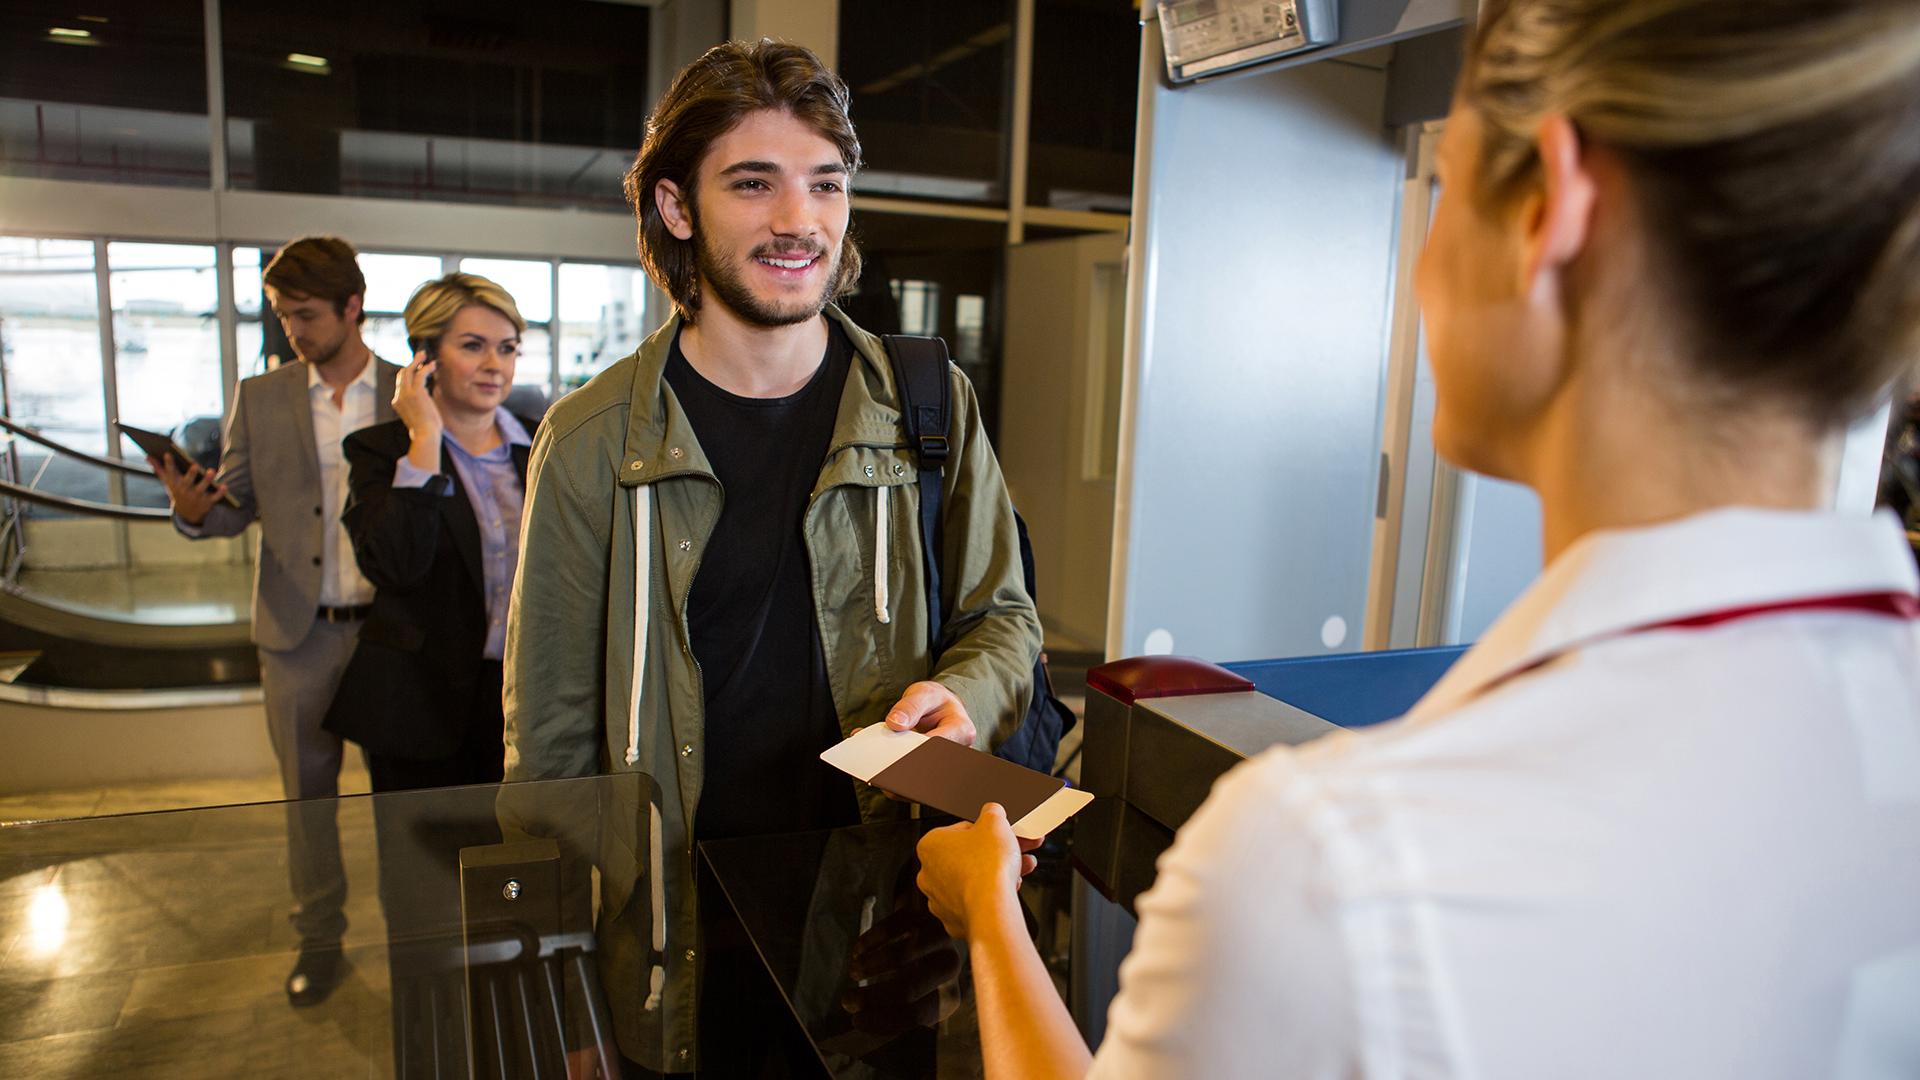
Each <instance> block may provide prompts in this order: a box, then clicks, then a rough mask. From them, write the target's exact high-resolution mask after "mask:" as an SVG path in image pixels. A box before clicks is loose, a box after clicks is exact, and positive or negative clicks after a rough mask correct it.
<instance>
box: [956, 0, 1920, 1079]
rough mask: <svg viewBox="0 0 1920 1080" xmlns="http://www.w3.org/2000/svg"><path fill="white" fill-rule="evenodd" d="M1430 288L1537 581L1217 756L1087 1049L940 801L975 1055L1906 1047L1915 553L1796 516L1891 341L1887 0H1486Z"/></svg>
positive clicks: (1900, 336)
mask: <svg viewBox="0 0 1920 1080" xmlns="http://www.w3.org/2000/svg"><path fill="white" fill-rule="evenodd" d="M1439 162H1440V171H1439V180H1440V184H1441V188H1442V195H1441V198H1440V202H1439V204H1438V207H1437V209H1436V212H1435V216H1434V219H1433V223H1432V231H1431V235H1430V237H1429V239H1428V242H1427V248H1426V251H1425V253H1424V255H1423V256H1422V260H1421V264H1420V268H1419V274H1418V280H1417V287H1418V289H1419V294H1420V300H1421V304H1422V307H1423V310H1424V317H1425V320H1426V329H1427V334H1428V337H1427V342H1428V348H1429V350H1430V354H1431V358H1432V362H1433V370H1434V378H1435V382H1436V384H1437V388H1438V408H1437V415H1436V417H1435V420H1434V440H1435V442H1436V444H1437V446H1438V449H1439V450H1440V451H1441V452H1442V453H1444V454H1445V455H1446V456H1447V457H1448V458H1449V459H1450V460H1452V461H1453V462H1455V463H1457V464H1459V465H1461V466H1464V467H1467V468H1471V469H1474V470H1477V471H1479V472H1483V473H1487V474H1489V475H1493V476H1500V477H1507V478H1511V479H1514V480H1518V481H1521V482H1524V483H1526V484H1528V485H1529V486H1530V487H1532V488H1533V489H1534V490H1535V491H1536V492H1538V494H1539V496H1540V502H1541V507H1542V511H1543V515H1544V526H1545V541H1546V552H1547V559H1548V566H1547V568H1546V570H1545V572H1544V573H1543V575H1542V576H1541V578H1540V580H1539V581H1538V582H1537V583H1536V584H1535V586H1534V587H1533V588H1531V589H1530V590H1529V591H1528V592H1527V593H1526V594H1525V595H1524V596H1523V597H1521V599H1519V600H1518V601H1517V602H1516V603H1515V604H1514V606H1513V607H1512V608H1511V609H1510V610H1508V611H1507V612H1506V613H1505V615H1504V616H1502V618H1501V619H1500V620H1499V621H1498V622H1497V623H1496V624H1495V625H1494V627H1493V628H1492V629H1490V630H1489V631H1488V632H1487V634H1486V636H1485V637H1484V638H1483V639H1482V640H1481V641H1480V642H1479V643H1478V644H1477V645H1475V646H1474V647H1473V649H1472V650H1471V651H1469V652H1468V653H1467V654H1466V655H1465V656H1463V657H1462V658H1461V659H1460V661H1459V662H1458V664H1457V665H1456V666H1455V667H1454V669H1453V670H1452V671H1451V672H1449V673H1448V675H1447V676H1446V677H1445V678H1444V679H1443V680H1442V681H1441V682H1440V684H1439V685H1437V686H1436V687H1435V688H1434V689H1433V691H1432V692H1431V693H1429V694H1428V695H1427V697H1426V698H1425V699H1424V700H1422V701H1421V702H1420V703H1419V704H1418V705H1416V706H1415V707H1414V709H1413V711H1412V712H1411V713H1410V714H1409V715H1408V716H1407V717H1405V718H1404V719H1402V720H1400V721H1398V722H1396V723H1394V724H1392V725H1390V726H1388V727H1386V728H1384V729H1377V731H1376V733H1372V734H1360V733H1353V734H1341V735H1337V736H1333V737H1330V738H1328V739H1325V740H1322V741H1321V742H1318V743H1315V744H1310V745H1308V746H1305V747H1301V748H1297V749H1278V750H1274V751H1270V752H1268V753H1265V754H1262V755H1261V756H1259V757H1257V758H1255V759H1253V760H1251V761H1249V762H1246V763H1245V764H1243V765H1242V766H1240V767H1239V768H1237V769H1235V770H1234V771H1233V772H1231V773H1230V774H1228V775H1227V776H1226V777H1224V778H1223V779H1222V780H1221V781H1220V782H1219V783H1218V784H1217V785H1216V786H1215V787H1214V789H1213V791H1212V794H1211V796H1210V797H1209V799H1208V800H1207V803H1206V805H1205V806H1204V807H1203V808H1202V809H1201V810H1200V811H1199V812H1198V813H1197V814H1196V815H1195V816H1194V818H1193V819H1192V820H1191V821H1190V822H1189V823H1188V824H1187V826H1186V828H1184V829H1182V830H1181V832H1180V835H1179V837H1178V839H1177V840H1176V841H1175V843H1174V845H1173V847H1172V849H1171V850H1170V851H1169V852H1168V853H1167V854H1166V856H1165V857H1164V858H1163V859H1162V860H1161V862H1160V867H1159V873H1158V877H1157V879H1156V881H1155V884H1154V886H1153V888H1152V890H1151V891H1150V892H1149V893H1147V894H1146V895H1145V896H1143V897H1142V899H1141V900H1140V903H1139V914H1140V924H1139V928H1138V931H1137V933H1136V935H1135V937H1134V943H1133V952H1132V955H1131V956H1129V957H1128V959H1127V961H1126V963H1125V965H1124V966H1123V967H1122V969H1121V981H1120V991H1119V996H1118V997H1117V998H1116V999H1115V1000H1114V1002H1113V1006H1112V1010H1111V1012H1110V1014H1109V1019H1108V1024H1107V1034H1106V1039H1105V1041H1104V1043H1103V1044H1102V1045H1101V1047H1100V1050H1099V1054H1098V1055H1097V1056H1094V1057H1093V1058H1092V1059H1091V1061H1090V1060H1089V1056H1088V1053H1087V1049H1086V1047H1085V1046H1084V1044H1083V1043H1082V1042H1081V1041H1080V1038H1079V1036H1078V1034H1077V1033H1076V1032H1075V1030H1074V1027H1073V1025H1072V1023H1071V1021H1070V1019H1069V1018H1068V1016H1067V1013H1066V1011H1065V1009H1064V1007H1063V1006H1062V1005H1061V1002H1060V999H1059V997H1058V996H1057V995H1056V994H1055V993H1054V990H1053V987H1052V984H1051V982H1050V981H1049V980H1048V977H1047V974H1046V971H1045V969H1044V968H1043V967H1042V966H1041V963H1040V961H1039V958H1038V957H1037V956H1036V955H1035V953H1034V950H1033V947H1032V945H1031V944H1030V943H1029V941H1028V939H1027V933H1026V930H1025V928H1024V925H1023V923H1022V921H1021V918H1020V912H1019V908H1018V906H1017V901H1016V900H1015V899H1014V897H1015V893H1014V888H1015V885H1016V883H1017V882H1018V880H1019V875H1020V869H1021V862H1022V856H1021V854H1020V851H1019V848H1018V846H1017V842H1016V840H1015V839H1014V837H1013V835H1012V833H1011V832H1009V831H1008V828H1007V826H1006V823H1005V818H1004V815H1002V814H1000V813H998V812H995V811H992V810H991V809H990V810H989V811H988V812H986V813H985V814H984V815H983V817H982V819H981V823H980V824H978V825H973V826H965V825H962V826H955V827H953V828H950V829H944V830H940V831H937V832H934V833H931V834H929V835H928V836H927V837H926V838H925V839H924V840H923V842H922V844H921V855H922V859H923V863H924V865H923V871H922V876H921V884H922V887H923V888H924V889H925V890H926V891H927V893H928V895H929V896H930V897H931V899H932V901H933V905H934V910H935V911H936V913H938V914H939V915H940V916H941V917H942V918H943V920H944V921H945V922H946V923H947V924H948V927H949V929H951V930H953V931H956V932H959V933H962V934H965V935H966V936H967V937H968V938H969V939H970V948H971V953H972V970H973V978H974V980H975V984H976V988H977V994H978V999H979V1009H980V1020H981V1025H982V1029H983V1030H982V1043H983V1048H984V1052H985V1055H986V1066H987V1075H988V1076H990V1077H1009V1076H1020V1077H1041V1076H1065V1075H1080V1074H1081V1073H1083V1072H1087V1071H1089V1070H1090V1071H1091V1073H1092V1074H1093V1075H1097V1076H1126V1077H1147V1076H1154V1077H1169V1078H1172V1077H1207V1078H1209V1080H1219V1078H1224V1077H1242V1076H1261V1077H1283V1078H1303V1077H1307V1078H1313V1077H1326V1078H1334V1077H1355V1076H1369V1077H1375V1076H1377V1077H1415V1076H1418V1077H1467V1076H1472V1077H1516V1078H1518V1077H1555V1078H1557V1080H1565V1078H1569V1077H1575V1078H1577V1077H1600V1076H1607V1077H1653V1076H1662V1077H1688V1078H1690V1080H1702V1078H1712V1077H1727V1078H1734V1077H1737V1078H1740V1080H1761V1078H1768V1077H1779V1078H1788V1077H1793V1078H1801V1077H1809V1076H1823V1077H1832V1076H1842V1077H1865V1076H1875V1077H1878V1076H1915V1075H1920V1022H1916V1015H1915V1011H1914V1010H1915V1002H1914V997H1913V993H1914V991H1913V988H1914V987H1915V986H1920V595H1917V594H1920V581H1916V576H1915V571H1914V566H1913V563H1912V560H1911V559H1910V557H1909V556H1908V554H1907V551H1906V548H1905V544H1904V542H1903V538H1902V536H1901V534H1900V532H1899V530H1898V529H1897V528H1896V527H1895V524H1894V523H1893V522H1892V521H1891V520H1890V519H1889V518H1888V517H1886V516H1883V517H1880V518H1868V517H1865V516H1849V515H1843V514H1839V513H1834V512H1831V511H1830V510H1828V509H1827V506H1828V504H1829V502H1830V494H1831V492H1832V491H1833V490H1834V489H1835V486H1836V485H1835V480H1836V472H1837V466H1838V462H1839V459H1840V448H1841V443H1842V433H1843V432H1844V430H1845V427H1846V425H1847V423H1848V421H1849V420H1850V419H1852V418H1854V417H1857V416H1860V415H1862V414H1864V413H1865V412H1867V411H1868V410H1869V409H1871V408H1872V407H1873V406H1875V405H1877V404H1879V403H1880V402H1882V401H1884V400H1885V393H1886V388H1887V387H1888V385H1889V383H1890V382H1892V381H1893V379H1894V378H1895V376H1896V374H1897V373H1898V372H1899V371H1900V369H1901V368H1902V367H1903V366H1905V365H1907V364H1908V363H1910V362H1911V361H1912V360H1913V358H1914V357H1915V355H1916V353H1917V352H1920V17H1916V15H1915V11H1914V6H1913V3H1912V0H1824V2H1821V3H1806V2H1805V0H1505V2H1502V0H1492V2H1489V3H1486V4H1484V5H1483V6H1482V18H1481V21H1480V24H1479V26H1478V28H1477V34H1476V39H1475V41H1474V44H1473V46H1472V49H1471V52H1470V55H1469V57H1468V60H1467V65H1466V68H1465V70H1464V72H1463V73H1462V75H1461V86H1460V90H1459V93H1458V97H1457V99H1456V102H1455V106H1454V109H1453V114H1452V116H1451V117H1450V119H1449V120H1448V122H1447V127H1446V133H1445V136H1444V140H1443V144H1442V146H1441V148H1440V151H1439Z"/></svg>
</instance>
